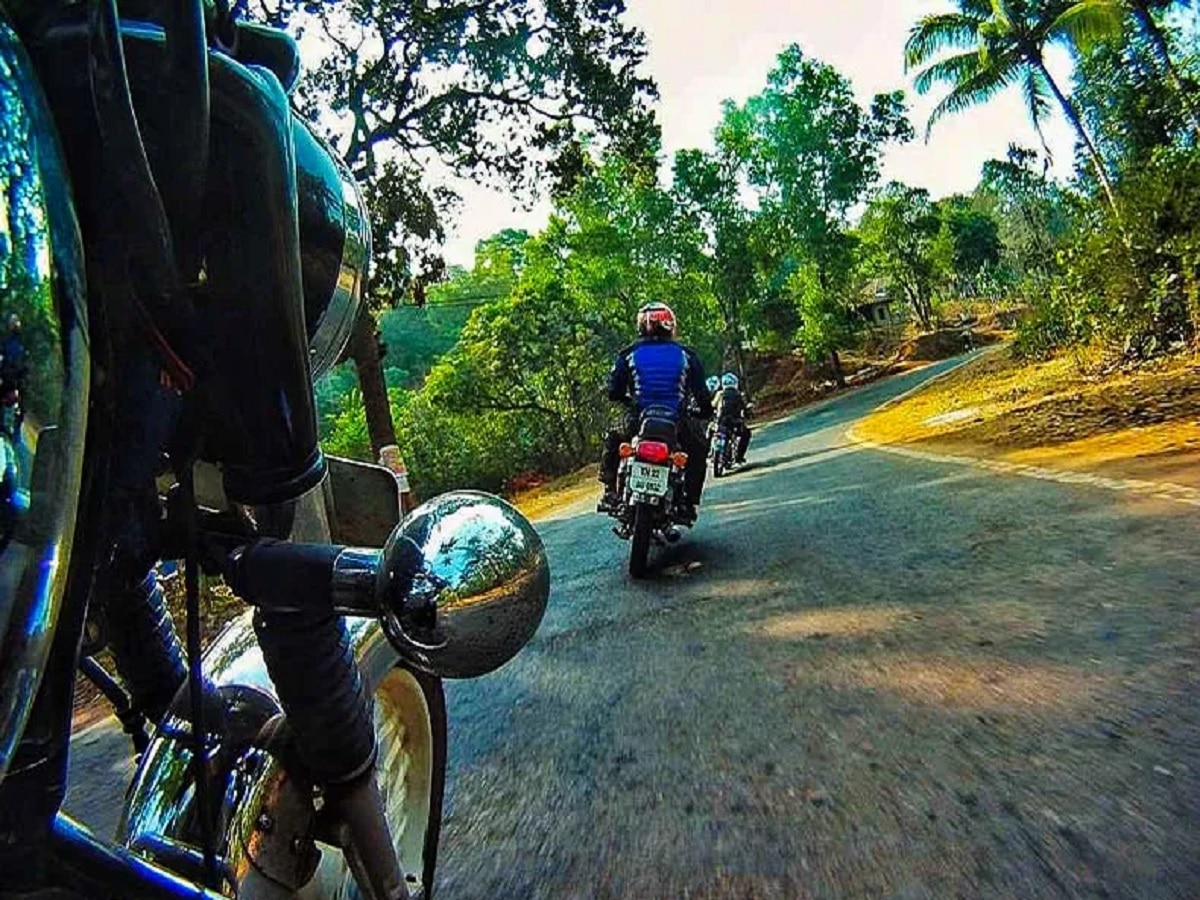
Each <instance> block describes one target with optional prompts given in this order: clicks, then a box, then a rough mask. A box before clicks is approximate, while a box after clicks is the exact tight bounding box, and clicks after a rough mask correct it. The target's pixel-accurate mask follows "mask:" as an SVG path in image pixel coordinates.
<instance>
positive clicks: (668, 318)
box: [637, 303, 675, 338]
mask: <svg viewBox="0 0 1200 900" xmlns="http://www.w3.org/2000/svg"><path fill="white" fill-rule="evenodd" d="M637 330H638V334H639V335H641V336H642V337H666V338H673V337H675V313H674V312H673V311H672V310H671V307H669V306H667V304H665V303H647V304H646V305H645V306H643V307H642V308H641V309H639V310H638V314H637Z"/></svg>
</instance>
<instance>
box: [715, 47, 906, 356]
mask: <svg viewBox="0 0 1200 900" xmlns="http://www.w3.org/2000/svg"><path fill="white" fill-rule="evenodd" d="M911 137H912V128H911V126H910V125H909V123H908V119H907V118H906V116H905V104H904V97H903V94H901V93H899V92H896V93H892V94H879V95H877V96H876V97H875V98H874V100H873V102H872V104H871V107H870V109H869V110H868V109H863V108H862V107H861V106H860V105H859V104H858V102H857V101H856V100H855V97H854V90H853V87H852V86H851V84H850V82H849V81H847V80H846V78H845V77H844V76H843V75H842V74H841V73H839V72H838V71H837V70H836V69H834V68H833V67H832V66H829V65H827V64H825V63H822V62H819V61H817V60H814V59H811V58H809V57H806V56H805V55H804V53H803V51H801V49H800V48H799V47H798V46H796V45H792V46H790V47H788V48H787V49H785V50H784V51H783V52H782V53H781V54H780V55H779V58H778V60H777V63H776V66H775V68H774V69H772V70H771V72H770V74H769V75H768V76H767V87H766V89H765V90H764V91H762V92H761V93H759V94H757V95H755V96H753V97H751V98H750V99H749V100H747V101H746V102H745V104H743V105H742V106H737V105H735V104H733V103H731V102H727V103H726V104H725V110H724V115H723V117H722V121H721V124H720V126H719V127H718V130H717V143H718V146H719V147H720V148H721V152H723V153H725V154H727V155H728V156H729V157H730V158H731V159H735V160H737V161H738V163H739V164H740V166H741V171H742V172H744V173H745V176H746V178H747V180H748V181H749V183H750V184H751V185H752V186H754V187H755V188H756V189H757V191H758V197H759V208H760V213H759V219H760V222H761V223H762V226H763V227H764V228H765V229H767V230H768V231H769V232H771V233H772V238H771V240H770V241H768V242H764V246H765V247H768V248H771V249H773V250H774V251H775V252H776V253H777V256H776V258H775V259H774V261H773V263H768V266H769V267H770V266H772V265H773V266H775V267H778V266H780V265H783V263H784V260H786V259H789V258H791V257H792V256H793V255H798V257H799V260H798V261H800V262H801V263H802V264H804V265H810V266H811V271H812V273H813V276H814V277H815V279H816V285H817V288H818V289H819V290H820V292H821V294H822V295H823V300H822V303H823V304H826V305H829V304H832V303H833V302H835V301H842V300H843V299H844V294H845V292H846V290H847V288H848V285H849V280H850V273H851V271H852V269H853V257H852V254H850V253H848V252H847V240H846V234H845V230H846V218H847V214H848V212H849V210H850V209H851V207H853V206H854V205H855V204H856V203H858V202H859V201H860V200H861V199H862V197H863V196H864V195H865V193H866V192H867V190H868V189H869V188H870V187H871V186H872V185H873V184H874V183H875V182H876V181H877V180H878V178H879V160H880V156H881V154H882V152H883V150H884V148H885V147H886V145H887V144H888V143H889V142H893V141H906V140H909V139H910V138H911ZM803 293H804V294H805V295H807V291H805V292H803ZM810 307H811V304H810ZM834 361H835V369H837V370H838V372H839V374H840V368H838V367H837V365H836V357H834Z"/></svg>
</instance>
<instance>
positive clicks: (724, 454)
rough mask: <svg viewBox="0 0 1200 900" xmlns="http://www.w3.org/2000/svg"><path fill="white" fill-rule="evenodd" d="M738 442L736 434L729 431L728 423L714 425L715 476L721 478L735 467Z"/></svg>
mask: <svg viewBox="0 0 1200 900" xmlns="http://www.w3.org/2000/svg"><path fill="white" fill-rule="evenodd" d="M736 443H737V439H736V436H734V435H731V434H730V433H729V426H728V425H726V424H725V423H717V424H716V425H715V426H714V429H713V438H712V473H713V478H720V477H721V476H722V475H724V474H725V473H726V472H728V471H730V470H731V469H732V468H733V467H734V458H733V455H734V454H733V451H734V446H735V444H736Z"/></svg>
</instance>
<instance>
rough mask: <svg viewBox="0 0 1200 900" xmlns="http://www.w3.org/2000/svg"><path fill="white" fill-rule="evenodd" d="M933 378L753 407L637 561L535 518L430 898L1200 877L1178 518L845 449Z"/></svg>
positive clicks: (1187, 600)
mask: <svg viewBox="0 0 1200 900" xmlns="http://www.w3.org/2000/svg"><path fill="white" fill-rule="evenodd" d="M936 371H938V367H934V368H931V369H927V370H925V371H924V372H922V373H914V374H910V375H907V376H902V377H901V378H898V379H893V380H891V381H889V382H886V383H882V384H878V385H875V386H872V387H869V388H866V389H863V390H861V391H859V392H857V393H854V394H852V395H848V396H847V397H845V398H843V399H840V400H838V401H835V402H833V403H832V404H828V405H826V406H824V407H822V408H819V409H816V410H812V411H810V412H807V413H805V414H802V415H800V416H797V417H794V418H791V419H787V420H785V421H782V422H780V423H775V424H772V425H770V426H768V427H766V428H764V429H763V430H762V431H761V432H760V433H759V434H758V435H757V436H756V438H755V442H754V444H753V445H752V447H751V451H750V459H751V465H750V466H749V467H748V468H747V470H745V471H743V472H741V473H738V474H736V475H734V476H732V477H730V478H727V479H722V480H721V481H719V482H716V483H710V485H709V487H708V490H707V493H706V500H705V504H704V507H703V509H702V513H701V518H700V523H699V525H698V527H697V528H696V529H695V530H694V532H693V533H692V534H691V535H689V536H688V537H687V538H685V540H684V541H683V542H682V543H681V544H679V545H678V546H676V547H674V548H672V549H671V550H669V551H668V552H666V553H665V554H664V555H663V556H661V557H659V572H658V575H657V576H656V577H654V578H652V579H650V580H649V581H647V582H645V583H640V584H639V583H631V582H630V581H629V579H628V578H627V576H626V575H625V553H626V549H627V548H626V545H625V544H624V543H622V542H620V541H618V540H617V539H616V538H615V537H614V536H613V535H611V534H610V533H609V530H608V525H607V524H606V522H605V521H604V520H602V519H601V518H600V517H598V516H596V515H593V514H589V513H587V512H586V511H585V510H579V509H576V510H572V511H567V512H566V513H564V514H562V515H560V516H559V517H557V518H556V519H554V520H551V521H547V522H545V523H543V525H542V526H541V527H542V530H543V533H544V535H545V538H546V541H547V545H548V548H549V553H550V558H551V563H552V566H553V569H554V579H553V585H554V586H553V593H552V598H551V606H550V609H549V611H548V613H547V618H546V621H545V623H544V625H543V627H542V629H541V630H540V631H539V633H538V635H537V636H536V638H535V639H534V641H533V642H532V643H531V645H530V646H529V648H527V650H526V651H525V652H524V653H522V655H521V656H520V657H518V658H517V659H516V660H515V661H514V662H513V663H511V664H510V665H509V666H508V667H506V668H505V669H504V670H502V671H501V672H499V673H496V674H494V675H491V676H488V677H486V678H483V679H478V680H476V681H473V682H464V683H458V684H452V685H450V686H449V689H448V692H449V699H450V716H451V772H450V790H449V796H448V801H447V818H446V823H445V829H444V832H443V838H442V863H441V866H440V870H439V891H440V896H442V897H445V898H455V900H460V898H476V897H478V898H485V897H486V898H494V897H499V896H504V897H517V898H543V897H544V898H552V897H553V898H557V897H630V898H632V897H638V898H654V897H664V898H666V897H670V898H679V897H693V898H694V897H746V898H750V897H758V898H768V897H771V898H774V897H778V898H793V897H808V896H813V897H852V896H861V897H885V896H886V897H903V898H908V897H914V898H915V897H956V896H961V897H977V896H991V897H1017V896H1019V897H1023V898H1035V897H1092V896H1107V897H1126V896H1134V895H1135V894H1136V895H1137V896H1138V897H1139V898H1142V900H1148V898H1158V897H1164V898H1165V897H1180V898H1183V897H1197V896H1200V855H1198V854H1197V853H1196V852H1195V846H1196V835H1197V834H1200V754H1198V753H1197V748H1198V746H1200V740H1198V739H1200V690H1197V688H1198V687H1200V683H1198V682H1200V613H1198V612H1197V605H1196V603H1195V598H1196V597H1197V596H1200V590H1198V589H1200V570H1198V569H1197V566H1196V564H1195V551H1194V548H1195V547H1197V546H1200V540H1197V539H1198V538H1200V516H1198V514H1197V512H1196V510H1195V509H1194V508H1191V507H1185V506H1182V505H1175V504H1171V503H1169V502H1166V501H1162V500H1146V499H1138V498H1133V497H1127V496H1124V495H1121V494H1118V493H1114V492H1110V491H1105V490H1102V489H1099V488H1095V487H1088V486H1082V485H1060V484H1054V483H1047V482H1044V481H1038V480H1033V479H1026V478H1018V477H1011V476H1000V475H996V474H993V473H988V472H984V471H979V470H975V469H971V468H968V467H963V466H958V465H952V464H946V463H938V462H935V461H918V460H912V459H905V458H899V457H895V456H892V455H889V454H886V453H881V452H876V451H871V450H863V449H859V448H856V447H855V446H853V445H850V444H849V443H848V442H847V440H846V438H845V432H846V429H847V428H848V427H849V426H850V425H851V424H852V423H853V422H854V420H855V419H857V418H859V417H861V416H862V415H863V414H864V413H865V412H867V411H868V410H869V409H871V408H873V407H874V406H875V405H877V404H878V403H880V402H882V401H883V400H885V399H887V398H888V397H891V396H894V395H896V394H897V393H899V392H901V391H902V390H905V389H907V388H908V387H910V386H912V385H913V384H916V383H917V382H919V381H921V380H923V379H925V378H926V377H928V376H929V375H930V374H932V373H934V372H936Z"/></svg>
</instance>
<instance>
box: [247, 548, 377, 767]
mask: <svg viewBox="0 0 1200 900" xmlns="http://www.w3.org/2000/svg"><path fill="white" fill-rule="evenodd" d="M340 551H341V548H340V547H333V546H329V545H324V544H307V545H304V544H289V543H284V542H282V541H270V540H264V541H259V542H257V543H255V544H252V545H250V546H249V547H246V548H244V549H242V550H240V551H238V552H237V553H236V554H235V555H234V558H233V559H232V560H231V564H230V571H229V573H228V580H229V584H230V587H232V588H233V590H234V591H235V592H236V593H237V594H238V595H239V596H241V597H243V598H244V599H245V600H246V601H247V602H249V603H252V604H253V605H255V606H256V607H258V610H257V612H256V613H255V616H254V630H255V633H256V634H257V635H258V643H259V646H260V647H261V648H262V652H263V660H264V661H265V662H266V664H267V672H268V673H269V674H270V676H271V680H272V681H273V682H274V683H275V688H276V690H277V691H278V692H279V702H280V704H281V705H282V706H283V710H284V712H285V713H286V714H287V718H288V724H289V725H290V727H291V730H292V733H293V735H294V736H295V739H296V749H297V751H298V752H299V754H300V758H301V759H302V760H303V762H304V764H305V765H306V766H307V767H308V769H309V774H311V775H312V777H313V778H314V779H316V780H317V781H318V782H320V783H323V784H340V783H343V782H347V781H350V780H352V779H354V778H355V777H357V776H358V775H360V774H362V773H363V772H364V771H366V770H367V769H368V768H369V767H370V766H371V764H372V763H373V762H374V761H375V731H374V727H373V723H372V721H371V710H370V705H369V703H368V701H367V696H366V693H365V691H364V689H363V684H362V679H361V677H360V676H359V672H358V665H357V664H356V663H355V660H354V652H353V649H352V647H351V645H350V635H349V633H348V632H347V630H346V625H345V622H344V621H343V619H342V617H341V616H339V615H337V614H336V613H334V612H333V608H332V606H331V589H330V586H331V580H332V572H333V563H334V560H335V559H336V558H337V555H338V553H339V552H340Z"/></svg>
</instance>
